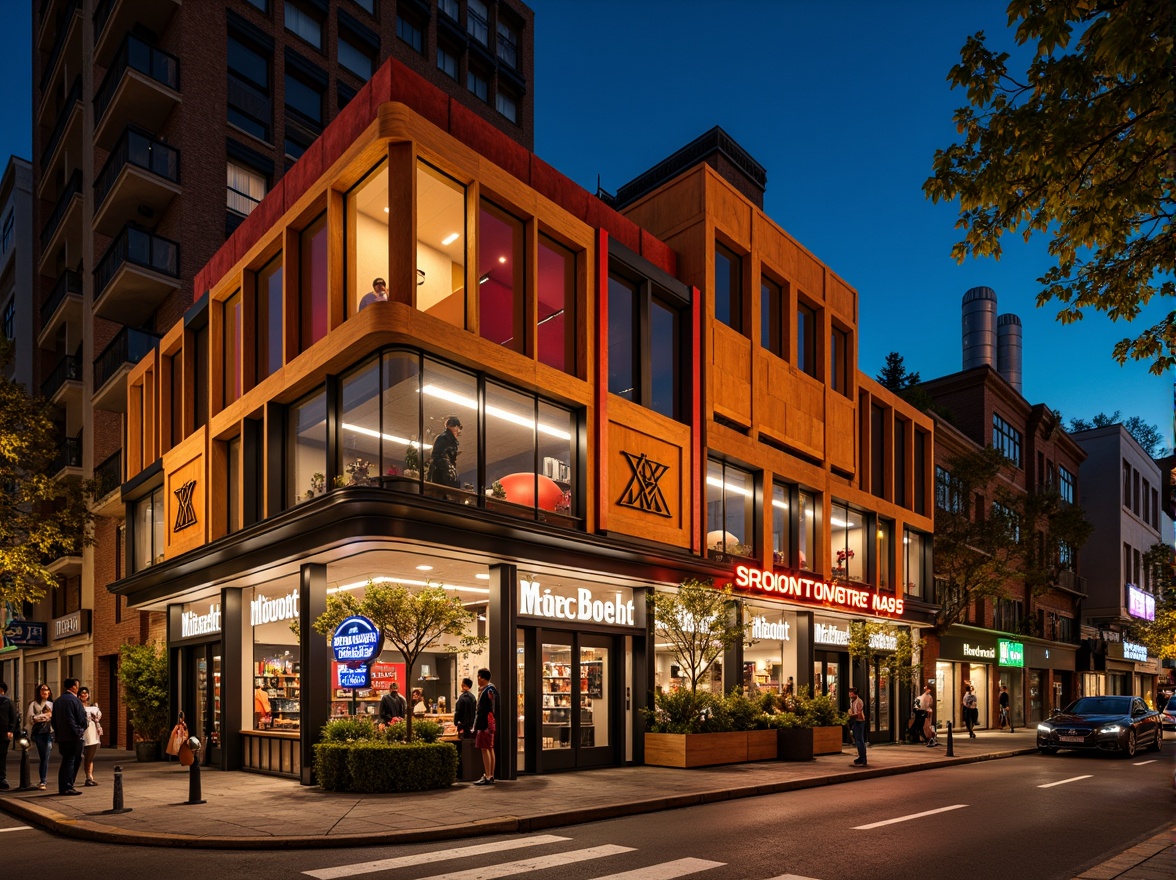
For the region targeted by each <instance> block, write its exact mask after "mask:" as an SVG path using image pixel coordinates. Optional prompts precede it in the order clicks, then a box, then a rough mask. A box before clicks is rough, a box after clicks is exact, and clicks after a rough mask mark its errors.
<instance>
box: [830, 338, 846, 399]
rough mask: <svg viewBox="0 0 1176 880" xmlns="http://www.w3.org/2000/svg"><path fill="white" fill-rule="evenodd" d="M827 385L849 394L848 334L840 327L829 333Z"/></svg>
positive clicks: (841, 392)
mask: <svg viewBox="0 0 1176 880" xmlns="http://www.w3.org/2000/svg"><path fill="white" fill-rule="evenodd" d="M829 385H830V386H831V387H832V388H833V390H834V391H836V392H837V393H838V394H844V395H846V396H847V397H848V396H849V334H848V333H846V332H845V331H844V330H842V329H841V328H840V327H834V328H833V329H832V331H831V332H830V334H829Z"/></svg>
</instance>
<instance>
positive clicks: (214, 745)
mask: <svg viewBox="0 0 1176 880" xmlns="http://www.w3.org/2000/svg"><path fill="white" fill-rule="evenodd" d="M220 649H221V646H220V643H219V642H215V643H213V644H208V645H192V646H191V647H187V648H183V649H181V652H180V653H181V655H182V656H181V660H180V670H181V672H180V675H181V677H182V681H181V682H180V694H181V697H180V707H179V708H180V709H182V710H184V711H185V714H186V716H187V720H188V731H189V732H190V733H191V735H193V736H196V737H199V739H200V746H201V757H202V758H203V761H204V763H205V764H211V765H213V766H220V761H221V751H220V743H221V722H222V715H221V709H222V707H221V687H220V686H221V650H220Z"/></svg>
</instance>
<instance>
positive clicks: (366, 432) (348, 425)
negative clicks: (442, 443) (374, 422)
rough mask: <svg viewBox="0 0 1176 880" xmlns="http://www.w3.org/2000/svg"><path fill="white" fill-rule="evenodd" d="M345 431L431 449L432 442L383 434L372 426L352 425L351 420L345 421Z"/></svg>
mask: <svg viewBox="0 0 1176 880" xmlns="http://www.w3.org/2000/svg"><path fill="white" fill-rule="evenodd" d="M343 430H344V431H353V432H355V433H356V434H363V435H364V436H365V437H376V438H383V439H384V440H387V441H388V442H389V443H403V444H404V445H405V446H415V447H417V448H418V449H431V448H432V447H433V444H432V443H424V444H422V443H420V442H418V441H416V440H406V439H405V438H404V437H397V436H396V435H395V434H381V433H380V432H379V431H373V430H372V429H371V428H365V427H363V426H361V425H352V424H351V423H350V422H344V423H343Z"/></svg>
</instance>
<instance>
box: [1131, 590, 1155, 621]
mask: <svg viewBox="0 0 1176 880" xmlns="http://www.w3.org/2000/svg"><path fill="white" fill-rule="evenodd" d="M1127 613H1128V614H1130V615H1131V616H1132V617H1138V618H1139V619H1140V620H1155V619H1156V597H1155V596H1153V595H1152V594H1151V593H1145V592H1144V591H1143V590H1141V589H1139V587H1137V586H1135V584H1128V585H1127Z"/></svg>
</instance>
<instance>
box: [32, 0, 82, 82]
mask: <svg viewBox="0 0 1176 880" xmlns="http://www.w3.org/2000/svg"><path fill="white" fill-rule="evenodd" d="M77 11H78V0H69V2H68V3H66V4H65V10H64V11H63V12H62V14H61V15H60V16H59V17H58V19H57V37H56V39H54V41H53V51H51V52H50V53H49V60H48V61H47V62H46V64H45V69H44V70H42V71H41V91H42V92H43V91H45V86H47V85H49V77H51V76H52V75H53V69H54V68H55V67H57V60H58V59H59V58H60V57H61V50H62V49H64V48H65V40H66V37H68V36H69V27H70V24H71V22H70V19H71V18H73V15H74V13H76V12H77ZM42 12H43V11H42Z"/></svg>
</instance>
